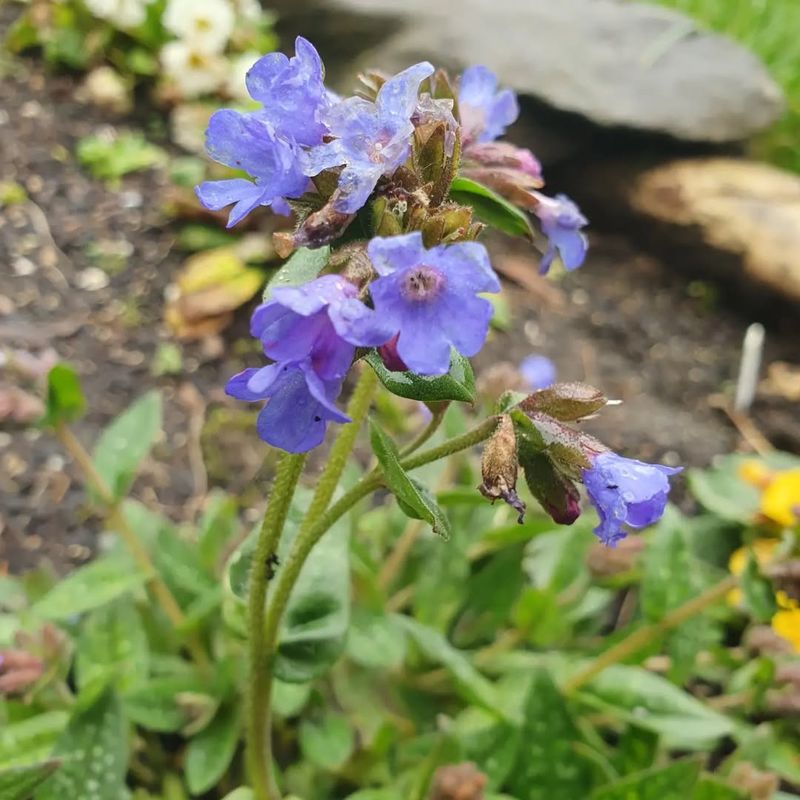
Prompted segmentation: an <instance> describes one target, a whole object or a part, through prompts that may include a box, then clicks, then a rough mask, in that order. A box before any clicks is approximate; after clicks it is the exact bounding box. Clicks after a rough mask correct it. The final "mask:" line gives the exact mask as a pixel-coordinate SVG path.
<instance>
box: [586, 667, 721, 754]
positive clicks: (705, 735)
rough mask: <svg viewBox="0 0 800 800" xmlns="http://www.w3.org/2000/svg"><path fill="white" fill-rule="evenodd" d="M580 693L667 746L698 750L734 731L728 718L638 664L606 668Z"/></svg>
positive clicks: (594, 703)
mask: <svg viewBox="0 0 800 800" xmlns="http://www.w3.org/2000/svg"><path fill="white" fill-rule="evenodd" d="M580 693H581V695H582V696H583V698H584V699H585V700H590V699H591V700H592V701H594V702H593V705H596V706H597V707H600V708H602V709H603V710H606V711H614V710H616V712H617V713H618V714H620V716H621V717H622V718H623V719H625V720H626V721H628V722H630V723H632V724H635V725H638V726H639V727H642V728H645V729H646V730H651V731H654V732H655V733H658V734H660V735H661V737H662V740H663V743H664V744H665V745H666V746H668V747H669V746H672V747H678V748H680V749H682V750H697V749H700V750H702V749H704V748H707V747H708V746H709V745H713V743H714V742H715V741H716V740H717V739H719V738H721V737H723V736H730V735H731V734H732V733H733V732H734V731H735V730H736V723H735V722H734V721H733V720H732V719H729V718H728V717H726V716H724V715H723V714H719V713H718V712H716V711H713V710H712V709H710V708H707V707H706V706H705V705H703V703H701V702H700V701H699V700H698V699H697V698H695V697H692V695H690V694H688V693H687V692H684V691H683V690H682V689H679V688H678V687H677V686H675V685H674V684H672V683H670V682H669V681H668V680H666V679H665V678H662V677H660V676H659V675H655V674H654V673H652V672H648V671H647V670H645V669H642V668H641V667H632V666H627V665H623V664H615V665H613V666H610V667H607V668H606V669H604V670H603V672H601V673H600V674H599V675H597V676H596V677H595V678H594V679H593V680H592V682H591V683H589V684H588V685H587V686H585V687H584V688H582V689H581V690H580ZM597 701H599V702H597Z"/></svg>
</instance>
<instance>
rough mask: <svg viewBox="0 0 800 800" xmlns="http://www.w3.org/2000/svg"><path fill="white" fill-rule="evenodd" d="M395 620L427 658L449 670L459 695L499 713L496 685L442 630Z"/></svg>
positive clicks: (414, 621) (408, 621) (409, 620)
mask: <svg viewBox="0 0 800 800" xmlns="http://www.w3.org/2000/svg"><path fill="white" fill-rule="evenodd" d="M395 619H396V620H397V622H398V623H399V624H400V625H401V626H402V627H403V628H405V630H406V632H407V633H408V635H409V636H410V637H411V639H412V640H413V641H414V644H416V646H417V647H418V648H419V649H420V651H421V652H422V654H423V656H425V658H426V659H427V660H428V661H432V662H434V663H436V664H441V665H442V666H443V667H444V668H445V669H446V670H447V671H448V672H449V673H450V676H451V677H452V678H453V681H454V682H455V684H456V687H457V689H458V691H459V694H460V695H461V696H462V697H464V698H465V699H466V700H467V701H468V702H470V703H473V704H475V705H477V706H481V707H482V708H485V709H486V710H487V711H491V712H492V713H494V714H496V715H500V714H502V712H501V710H500V708H499V702H498V696H497V692H496V691H495V687H494V686H493V685H492V683H491V682H490V681H489V680H487V679H486V678H484V676H483V675H481V673H480V672H478V670H477V669H475V667H474V666H472V662H471V661H470V660H469V658H468V657H467V655H466V654H465V653H462V652H461V651H460V650H457V649H456V648H455V647H453V646H452V645H451V644H450V642H448V641H447V639H445V637H444V636H442V634H441V633H439V632H438V631H435V630H434V629H433V628H429V627H427V626H426V625H421V624H420V623H419V622H417V621H416V620H415V619H412V618H411V617H405V616H400V615H396V616H395Z"/></svg>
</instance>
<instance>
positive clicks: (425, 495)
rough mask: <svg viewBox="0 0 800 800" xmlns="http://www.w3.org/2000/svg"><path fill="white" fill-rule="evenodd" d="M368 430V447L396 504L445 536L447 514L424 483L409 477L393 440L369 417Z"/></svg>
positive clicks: (448, 535)
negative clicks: (378, 463)
mask: <svg viewBox="0 0 800 800" xmlns="http://www.w3.org/2000/svg"><path fill="white" fill-rule="evenodd" d="M369 430H370V441H371V442H372V450H373V451H374V453H375V455H376V456H377V458H378V461H379V462H380V465H381V467H382V468H383V474H384V478H385V479H386V484H387V486H388V487H389V489H391V491H392V493H393V494H394V496H395V497H396V498H397V502H398V505H399V506H400V508H401V509H402V510H403V512H404V513H405V514H406V515H407V516H409V517H412V518H413V519H421V520H423V521H425V522H427V523H428V524H429V525H430V526H431V527H432V528H433V531H434V533H438V534H439V535H440V536H441V537H443V538H445V539H449V538H450V523H449V521H448V519H447V515H446V514H445V513H444V511H442V509H441V508H439V505H438V503H437V502H436V501H435V500H434V499H433V496H432V495H431V494H430V492H428V491H427V489H425V487H423V486H422V485H421V484H419V483H418V482H417V481H414V480H412V479H411V478H409V476H408V474H407V473H406V471H405V470H404V469H403V467H402V465H401V464H400V458H399V455H398V452H397V447H396V446H395V444H394V442H393V441H392V440H391V439H390V438H389V437H388V436H387V435H386V434H385V433H384V432H383V431H382V430H381V429H380V428H379V427H378V426H377V425H376V424H375V422H373V421H372V420H370V425H369Z"/></svg>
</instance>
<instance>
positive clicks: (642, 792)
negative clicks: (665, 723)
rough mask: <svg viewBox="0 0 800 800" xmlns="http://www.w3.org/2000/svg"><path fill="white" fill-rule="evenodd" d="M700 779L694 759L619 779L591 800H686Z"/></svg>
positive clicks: (698, 768) (599, 791)
mask: <svg viewBox="0 0 800 800" xmlns="http://www.w3.org/2000/svg"><path fill="white" fill-rule="evenodd" d="M699 775H700V762H699V761H698V760H696V759H686V760H683V761H675V762H673V763H672V764H669V765H667V766H666V767H654V768H652V769H646V770H643V771H642V772H637V773H634V774H633V775H628V776H626V777H624V778H621V779H620V780H618V781H614V783H610V784H608V785H607V786H602V787H600V788H599V789H597V790H596V791H594V792H593V793H592V800H631V798H634V797H635V798H636V800H686V798H687V797H691V793H692V790H693V789H694V786H695V784H696V783H697V779H698V777H699Z"/></svg>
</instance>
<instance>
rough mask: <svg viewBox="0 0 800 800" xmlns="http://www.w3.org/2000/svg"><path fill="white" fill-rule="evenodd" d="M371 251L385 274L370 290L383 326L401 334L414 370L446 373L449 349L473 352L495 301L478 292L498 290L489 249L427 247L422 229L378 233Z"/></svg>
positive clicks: (401, 352)
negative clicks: (407, 231) (398, 232)
mask: <svg viewBox="0 0 800 800" xmlns="http://www.w3.org/2000/svg"><path fill="white" fill-rule="evenodd" d="M367 252H368V253H369V257H370V259H371V261H372V264H373V266H374V267H375V271H376V272H377V273H378V275H379V276H380V277H379V278H378V279H377V280H376V281H375V282H374V283H372V284H371V285H370V293H371V295H372V300H373V303H374V306H375V311H376V312H377V315H378V318H379V319H380V322H381V325H382V326H386V327H388V328H389V329H390V330H391V334H392V335H393V334H398V335H399V338H398V339H397V354H398V357H399V358H400V360H401V361H402V362H403V363H405V364H407V365H408V368H409V369H410V370H413V371H414V372H417V373H420V374H422V375H444V374H445V373H446V372H447V370H448V369H449V367H450V348H451V347H454V348H455V349H456V350H457V351H458V352H459V353H461V354H462V355H464V356H474V355H475V354H476V353H477V352H478V351H479V350H480V349H481V347H482V346H483V343H484V341H485V340H486V335H487V333H488V330H489V320H490V319H491V316H492V305H491V303H489V301H488V300H485V299H483V298H481V297H477V294H478V293H479V292H499V291H500V282H499V281H498V279H497V275H495V273H494V270H493V269H492V267H491V264H490V263H489V255H488V253H487V252H486V248H485V247H484V246H483V245H482V244H478V243H477V242H459V243H457V244H450V245H437V246H436V247H432V248H431V249H430V250H427V249H426V248H425V247H424V245H423V244H422V234H421V233H419V232H418V231H416V232H414V233H408V234H405V235H404V236H390V237H386V238H382V237H377V238H375V239H373V240H372V241H371V242H370V243H369V245H368V247H367Z"/></svg>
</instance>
